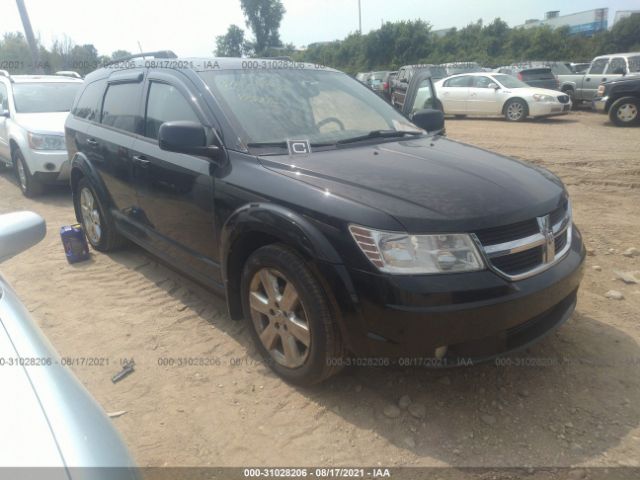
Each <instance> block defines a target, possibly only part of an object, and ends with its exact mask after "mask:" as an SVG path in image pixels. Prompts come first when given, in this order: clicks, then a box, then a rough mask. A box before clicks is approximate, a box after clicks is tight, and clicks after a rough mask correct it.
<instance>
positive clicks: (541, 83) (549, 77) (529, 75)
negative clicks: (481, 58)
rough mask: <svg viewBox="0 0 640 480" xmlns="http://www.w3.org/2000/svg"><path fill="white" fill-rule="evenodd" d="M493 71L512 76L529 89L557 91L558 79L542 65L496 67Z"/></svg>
mask: <svg viewBox="0 0 640 480" xmlns="http://www.w3.org/2000/svg"><path fill="white" fill-rule="evenodd" d="M495 71H496V72H497V73H504V74H506V75H512V76H514V77H516V78H517V79H518V80H522V81H523V82H524V83H526V84H527V85H529V86H531V87H536V88H546V89H548V90H558V89H559V86H560V84H559V83H558V78H557V77H556V76H555V75H554V74H553V72H552V69H551V67H547V66H544V65H535V64H524V65H509V66H506V67H498V68H496V70H495Z"/></svg>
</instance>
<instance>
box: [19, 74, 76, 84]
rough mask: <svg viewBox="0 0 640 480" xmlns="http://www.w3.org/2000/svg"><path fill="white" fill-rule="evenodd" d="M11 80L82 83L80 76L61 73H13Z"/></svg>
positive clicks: (20, 81)
mask: <svg viewBox="0 0 640 480" xmlns="http://www.w3.org/2000/svg"><path fill="white" fill-rule="evenodd" d="M11 81H12V82H14V83H35V82H38V83H41V82H51V83H78V82H80V83H82V80H81V79H79V78H73V77H64V76H61V75H11Z"/></svg>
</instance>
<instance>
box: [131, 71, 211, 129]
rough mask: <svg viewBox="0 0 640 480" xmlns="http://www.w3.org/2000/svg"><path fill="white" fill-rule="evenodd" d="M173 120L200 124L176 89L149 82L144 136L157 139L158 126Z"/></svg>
mask: <svg viewBox="0 0 640 480" xmlns="http://www.w3.org/2000/svg"><path fill="white" fill-rule="evenodd" d="M174 120H191V121H193V122H198V123H200V119H199V118H198V116H197V115H196V113H195V112H194V111H193V109H192V108H191V105H189V102H187V100H186V99H185V98H184V96H183V95H182V94H181V93H180V92H179V91H178V89H176V88H175V87H173V86H171V85H167V84H166V83H158V82H151V86H150V87H149V96H148V98H147V115H146V120H145V128H144V136H145V137H149V138H158V130H160V125H162V124H163V123H164V122H170V121H174Z"/></svg>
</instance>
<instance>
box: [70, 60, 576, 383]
mask: <svg viewBox="0 0 640 480" xmlns="http://www.w3.org/2000/svg"><path fill="white" fill-rule="evenodd" d="M427 93H428V92H426V91H425V90H424V88H423V89H422V90H420V91H419V92H416V98H417V97H419V98H420V99H419V100H418V102H419V103H421V104H425V103H424V99H425V98H427ZM442 127H443V115H442V112H440V111H436V110H433V109H423V110H416V111H413V112H412V120H411V121H409V119H408V118H407V117H406V116H405V115H403V114H402V113H400V112H398V111H396V110H395V109H394V108H392V107H391V106H390V105H389V104H388V103H386V102H385V101H384V100H383V99H381V98H380V97H379V96H378V95H376V94H375V93H374V92H372V91H371V90H370V89H368V88H366V87H365V86H363V85H362V84H360V83H359V82H357V81H356V80H354V79H353V78H350V77H349V76H347V75H345V74H343V73H341V72H338V71H335V70H332V69H328V68H323V67H319V66H316V65H310V64H297V63H291V62H285V61H274V60H268V59H266V60H259V59H250V60H248V59H230V58H220V59H184V60H178V59H155V60H142V59H130V60H123V61H121V62H120V63H119V64H116V65H112V66H107V67H105V68H102V69H100V70H97V71H95V72H93V73H91V74H89V75H88V76H87V77H86V80H85V85H84V90H83V91H82V92H81V93H80V94H79V95H78V98H77V99H76V101H75V104H74V106H73V109H72V112H71V114H70V115H69V118H68V120H67V123H66V143H67V147H68V151H69V155H70V158H71V160H72V171H71V186H72V189H73V199H74V206H75V210H76V215H77V218H78V220H79V221H81V222H82V223H83V225H84V228H85V231H86V235H87V238H88V240H89V242H90V243H91V245H92V246H93V247H94V248H95V249H96V250H100V251H109V250H112V249H114V248H116V247H118V246H119V245H121V244H122V242H123V240H124V239H125V238H126V239H129V240H132V241H133V242H135V243H137V244H139V245H141V246H143V247H144V248H145V249H147V250H149V251H150V252H152V253H154V254H156V255H158V256H159V257H161V258H162V259H164V260H165V261H167V262H169V263H171V264H173V265H174V266H175V267H176V268H178V269H179V270H181V271H182V272H184V273H186V274H188V275H189V276H191V277H192V278H194V279H196V280H198V281H200V282H202V283H203V284H205V285H207V286H209V287H211V288H212V289H214V290H216V291H218V292H221V293H224V294H225V295H226V298H227V302H228V307H229V312H230V316H231V317H232V318H234V319H241V318H246V319H247V320H248V321H249V323H250V325H251V331H252V333H253V336H254V339H255V342H256V345H257V346H258V348H259V350H260V352H261V353H262V354H263V356H264V357H265V359H266V360H267V362H268V363H269V364H270V365H271V366H272V368H273V369H274V370H275V371H276V372H277V373H278V374H279V375H281V376H282V377H283V378H285V379H286V380H288V381H291V382H294V383H298V384H311V383H314V382H319V381H321V380H323V379H325V378H327V377H328V376H330V375H332V374H333V373H335V372H337V371H338V370H339V369H340V368H341V367H342V366H344V365H350V364H351V365H353V364H363V365H388V364H393V363H395V364H400V365H407V366H408V365H416V364H419V365H437V366H443V365H458V364H459V363H460V359H463V360H464V364H468V362H469V359H471V360H475V359H478V360H483V359H487V358H490V357H492V356H495V355H496V354H501V353H503V352H506V351H510V350H513V349H516V348H520V347H522V346H524V345H527V344H529V343H530V342H532V341H534V340H537V339H539V338H540V337H542V336H543V335H544V334H545V333H547V332H548V331H550V330H551V329H553V328H554V327H556V326H558V325H559V324H561V323H562V322H563V321H564V320H566V319H567V318H568V317H569V315H570V314H571V312H572V311H573V309H574V307H575V303H576V292H577V290H578V286H579V283H580V279H581V272H582V268H581V267H582V264H583V260H584V255H585V252H584V248H583V245H582V240H581V236H580V233H579V231H578V230H577V229H576V228H575V226H574V225H573V223H572V217H571V208H570V203H569V199H568V197H567V192H566V190H565V188H564V186H563V185H562V183H561V182H560V180H558V179H557V178H556V177H555V176H553V175H552V174H550V173H549V172H547V171H546V170H543V169H540V168H538V167H536V166H534V165H529V164H525V163H522V162H519V161H516V160H512V159H509V158H506V157H503V156H500V155H496V154H493V153H491V152H488V151H485V150H480V149H477V148H474V147H471V146H468V145H464V144H461V143H458V142H455V141H451V140H448V139H446V138H445V137H443V136H442V135H439V134H434V133H433V132H436V131H441V130H442ZM429 132H431V133H429Z"/></svg>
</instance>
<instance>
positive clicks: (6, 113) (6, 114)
mask: <svg viewBox="0 0 640 480" xmlns="http://www.w3.org/2000/svg"><path fill="white" fill-rule="evenodd" d="M10 116H11V112H9V110H0V118H2V117H4V118H9V117H10Z"/></svg>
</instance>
